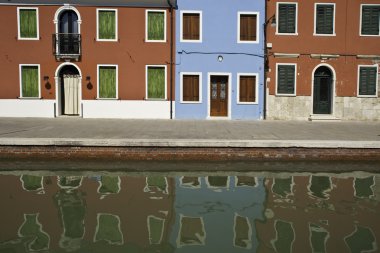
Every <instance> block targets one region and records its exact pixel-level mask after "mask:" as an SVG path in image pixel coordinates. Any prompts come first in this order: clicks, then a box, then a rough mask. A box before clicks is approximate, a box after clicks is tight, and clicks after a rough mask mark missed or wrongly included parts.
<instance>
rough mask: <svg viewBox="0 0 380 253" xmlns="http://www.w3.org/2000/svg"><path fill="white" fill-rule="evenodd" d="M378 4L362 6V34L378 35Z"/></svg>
mask: <svg viewBox="0 0 380 253" xmlns="http://www.w3.org/2000/svg"><path fill="white" fill-rule="evenodd" d="M379 22H380V5H364V6H362V28H361V31H362V34H363V35H379V34H380V31H379V25H380V24H379Z"/></svg>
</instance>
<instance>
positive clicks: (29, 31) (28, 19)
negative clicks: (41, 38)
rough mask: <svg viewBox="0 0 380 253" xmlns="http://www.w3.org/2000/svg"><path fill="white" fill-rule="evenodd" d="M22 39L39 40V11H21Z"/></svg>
mask: <svg viewBox="0 0 380 253" xmlns="http://www.w3.org/2000/svg"><path fill="white" fill-rule="evenodd" d="M19 18H20V20H19V22H20V24H19V25H20V28H19V29H20V38H25V39H26V38H33V39H35V38H37V10H36V9H20V10H19Z"/></svg>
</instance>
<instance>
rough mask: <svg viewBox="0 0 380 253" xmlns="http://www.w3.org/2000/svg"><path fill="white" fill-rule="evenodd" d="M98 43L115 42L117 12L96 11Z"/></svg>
mask: <svg viewBox="0 0 380 253" xmlns="http://www.w3.org/2000/svg"><path fill="white" fill-rule="evenodd" d="M96 35H97V36H96V37H97V40H98V41H117V10H114V9H98V10H97V33H96Z"/></svg>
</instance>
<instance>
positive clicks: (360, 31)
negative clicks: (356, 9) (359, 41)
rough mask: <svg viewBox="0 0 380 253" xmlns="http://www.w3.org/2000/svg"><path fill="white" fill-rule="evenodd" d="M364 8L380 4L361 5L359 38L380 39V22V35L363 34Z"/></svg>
mask: <svg viewBox="0 0 380 253" xmlns="http://www.w3.org/2000/svg"><path fill="white" fill-rule="evenodd" d="M363 6H380V4H361V5H360V17H359V24H360V25H359V36H362V37H367V36H368V37H379V36H380V21H379V34H378V35H372V34H362V15H363Z"/></svg>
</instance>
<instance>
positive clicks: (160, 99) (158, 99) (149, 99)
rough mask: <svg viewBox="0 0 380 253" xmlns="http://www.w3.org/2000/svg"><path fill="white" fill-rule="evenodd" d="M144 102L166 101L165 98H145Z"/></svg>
mask: <svg viewBox="0 0 380 253" xmlns="http://www.w3.org/2000/svg"><path fill="white" fill-rule="evenodd" d="M144 100H145V101H168V100H167V99H166V98H145V99H144Z"/></svg>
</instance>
